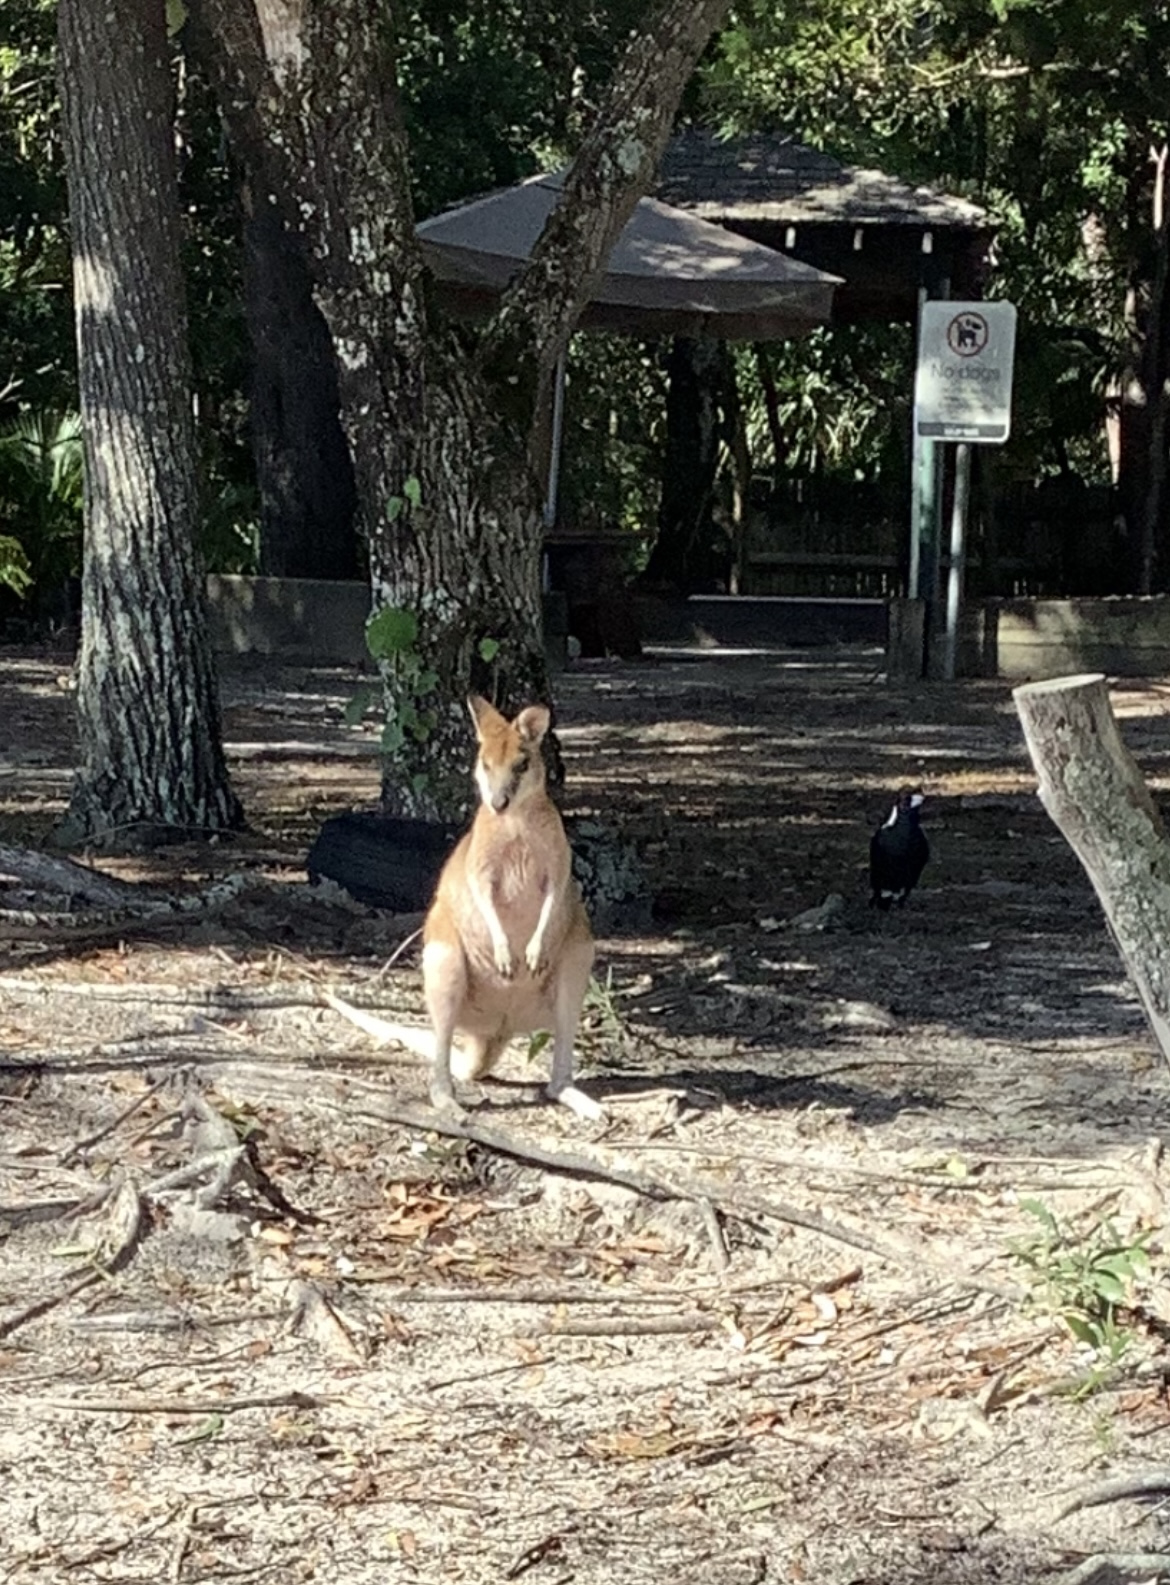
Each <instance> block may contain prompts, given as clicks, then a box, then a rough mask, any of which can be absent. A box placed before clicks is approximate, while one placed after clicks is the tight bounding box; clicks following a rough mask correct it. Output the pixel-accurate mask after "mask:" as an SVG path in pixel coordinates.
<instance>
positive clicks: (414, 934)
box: [374, 926, 422, 985]
mask: <svg viewBox="0 0 1170 1585" xmlns="http://www.w3.org/2000/svg"><path fill="white" fill-rule="evenodd" d="M421 935H422V927H421V926H420V927H419V929H417V930H412V931H411V932H410V934H409V935H408V936H407V937H406V939H405V941H400V942H399V943H398V945H397V946H396V947H395V948H394V951H393V952H392V953H391V954H390V956H389V957H388V958H387V959H386V961H385V963H383V965H382V967H381V968H380V969H379V970H378V972H377V974H375V975H374V984H375V985H377V984H378V982H379V980H384V979H385V978H386V976H387V974H389V972H390V970H391V969H392V968H393V967H394V965H395V964H396V963H397V962H398V960H399V958H400V957H401V956H402V954H403V953H404V952H405V951H406V949H407V947H409V946H410V945H411V943H412V942H415V941H417V940H418V938H419V936H421Z"/></svg>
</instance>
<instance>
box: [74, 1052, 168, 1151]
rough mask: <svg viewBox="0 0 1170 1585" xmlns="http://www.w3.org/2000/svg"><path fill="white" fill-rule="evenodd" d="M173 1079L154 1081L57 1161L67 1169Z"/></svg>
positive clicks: (164, 1077) (139, 1109) (165, 1076)
mask: <svg viewBox="0 0 1170 1585" xmlns="http://www.w3.org/2000/svg"><path fill="white" fill-rule="evenodd" d="M174 1077H175V1073H174V1072H173V1071H171V1072H169V1073H164V1074H163V1076H162V1078H161V1079H156V1080H155V1082H154V1083H153V1084H152V1085H151V1086H150V1088H149V1089H147V1090H144V1091H143V1093H142V1094H141V1095H140V1096H139V1097H138V1099H137V1100H136V1101H132V1102H131V1103H130V1105H129V1106H128V1107H127V1108H126V1109H125V1111H123V1112H119V1113H118V1115H117V1117H115V1118H114V1120H113V1122H111V1123H107V1124H106V1126H105V1127H104V1128H99V1129H98V1130H97V1132H96V1133H93V1134H89V1135H88V1136H87V1137H86V1138H85V1139H79V1140H77V1141H76V1142H75V1143H74V1144H72V1145H70V1146H69V1149H68V1150H65V1151H63V1152H62V1153H61V1155H60V1156H58V1157H57V1160H58V1161H59V1162H60V1164H61V1165H62V1166H63V1167H67V1166H68V1165H69V1164H70V1163H71V1162H73V1161H76V1160H77V1158H78V1156H81V1155H84V1154H85V1152H86V1151H87V1150H89V1149H90V1147H91V1146H93V1145H96V1144H100V1142H101V1141H102V1140H103V1139H107V1138H108V1137H109V1135H110V1134H112V1133H115V1132H116V1131H117V1130H118V1129H119V1128H121V1126H122V1124H123V1123H124V1122H126V1121H127V1120H128V1119H129V1118H131V1117H133V1116H134V1114H135V1112H137V1111H141V1109H142V1108H143V1107H144V1106H145V1105H146V1103H147V1101H149V1100H150V1099H151V1097H152V1096H155V1095H157V1094H158V1092H159V1091H160V1090H161V1089H163V1088H164V1087H165V1086H166V1085H168V1084H169V1083H170V1082H171V1080H172V1079H173V1078H174Z"/></svg>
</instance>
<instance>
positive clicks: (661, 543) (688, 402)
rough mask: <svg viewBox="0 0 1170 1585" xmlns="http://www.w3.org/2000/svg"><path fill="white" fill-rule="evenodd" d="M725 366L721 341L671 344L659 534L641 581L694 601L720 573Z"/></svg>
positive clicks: (680, 339)
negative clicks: (717, 515)
mask: <svg viewBox="0 0 1170 1585" xmlns="http://www.w3.org/2000/svg"><path fill="white" fill-rule="evenodd" d="M721 360H722V348H721V347H720V345H719V343H718V342H716V341H695V340H692V339H690V338H687V337H682V336H680V337H676V339H675V340H674V342H673V343H672V345H671V349H670V362H669V372H670V385H669V387H668V389H667V394H666V447H665V452H664V455H663V459H662V498H661V503H660V505H659V509H658V533H657V536H656V537H655V540H654V548H653V550H652V551H651V552H650V557H649V560H648V561H647V563H646V571H645V573H644V574H643V582H645V583H646V584H647V585H649V586H650V587H651V588H663V587H665V588H669V589H674V590H678V591H679V592H681V593H685V594H691V593H694V592H695V591H696V590H700V589H709V588H710V587H711V586H712V583H713V582H714V580H715V578H716V577H717V575H718V573H719V571H720V570H721V569H720V566H719V562H718V559H717V556H716V546H715V541H716V536H717V533H718V530H717V528H716V526H715V520H714V507H715V482H716V478H717V476H718V473H719V442H720V430H721V424H720V414H719V394H720V393H719V387H720V383H721V376H722V361H721Z"/></svg>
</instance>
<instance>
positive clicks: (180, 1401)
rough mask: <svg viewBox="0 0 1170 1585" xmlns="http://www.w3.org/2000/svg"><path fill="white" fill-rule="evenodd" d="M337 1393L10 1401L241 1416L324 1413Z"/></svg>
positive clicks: (10, 1401)
mask: <svg viewBox="0 0 1170 1585" xmlns="http://www.w3.org/2000/svg"><path fill="white" fill-rule="evenodd" d="M341 1401H342V1399H341V1395H340V1394H338V1393H328V1394H323V1393H315V1392H275V1393H272V1394H271V1395H260V1396H257V1397H254V1398H13V1397H7V1398H4V1399H0V1403H3V1404H4V1405H5V1407H7V1408H9V1409H13V1408H15V1407H16V1406H17V1404H20V1405H21V1406H22V1407H24V1408H32V1409H71V1410H73V1411H74V1412H75V1413H77V1414H204V1415H214V1414H240V1413H242V1412H243V1411H244V1410H245V1409H324V1408H326V1407H327V1406H328V1405H329V1404H334V1403H340V1402H341Z"/></svg>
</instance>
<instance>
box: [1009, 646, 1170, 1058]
mask: <svg viewBox="0 0 1170 1585" xmlns="http://www.w3.org/2000/svg"><path fill="white" fill-rule="evenodd" d="M1013 697H1014V699H1015V701H1016V708H1017V710H1018V711H1019V715H1020V721H1021V723H1022V725H1023V728H1024V737H1025V739H1026V740H1027V744H1028V751H1029V753H1030V754H1031V756H1032V763H1033V765H1034V766H1035V769H1036V774H1037V776H1038V777H1039V781H1040V787H1039V792H1040V800H1041V802H1042V803H1043V805H1044V807H1045V809H1047V811H1048V813H1049V814H1050V815H1051V816H1052V819H1053V820H1054V821H1055V822H1056V824H1057V826H1058V827H1059V828H1060V831H1061V833H1062V835H1063V836H1064V837H1065V839H1066V840H1067V842H1068V844H1069V846H1070V847H1071V848H1072V850H1073V852H1074V853H1075V854H1076V855H1077V857H1078V858H1079V859H1080V861H1081V863H1082V864H1083V865H1084V867H1085V871H1086V873H1087V874H1088V876H1089V879H1090V880H1091V881H1092V883H1093V887H1094V890H1095V891H1096V893H1097V897H1098V899H1099V901H1100V903H1101V907H1102V908H1103V909H1104V911H1105V917H1106V918H1107V919H1108V921H1109V924H1110V927H1111V928H1112V931H1113V935H1114V938H1115V940H1116V942H1117V945H1118V948H1119V950H1120V952H1121V955H1122V958H1123V959H1124V961H1125V964H1126V967H1127V968H1128V970H1129V973H1130V977H1131V978H1132V980H1133V982H1134V984H1135V985H1136V986H1137V990H1138V994H1139V996H1140V997H1141V1001H1142V1006H1143V1007H1144V1008H1145V1012H1146V1017H1147V1018H1148V1020H1149V1023H1150V1027H1151V1029H1152V1030H1153V1032H1154V1038H1155V1039H1156V1040H1157V1042H1158V1045H1159V1047H1160V1048H1161V1051H1162V1055H1163V1056H1164V1057H1165V1058H1166V1060H1167V1062H1170V946H1168V943H1170V839H1168V837H1167V833H1166V828H1165V826H1164V825H1163V824H1162V819H1161V816H1160V815H1159V813H1158V810H1157V807H1156V806H1155V804H1154V801H1153V799H1152V798H1151V797H1150V793H1149V790H1148V788H1147V787H1146V784H1145V782H1144V781H1143V779H1142V774H1141V771H1140V770H1139V769H1138V767H1137V765H1136V763H1135V762H1134V759H1133V756H1132V755H1131V754H1130V752H1129V750H1128V749H1127V748H1126V746H1125V744H1124V743H1123V742H1122V739H1121V734H1120V732H1119V731H1118V728H1117V722H1116V720H1115V719H1114V716H1113V712H1112V710H1111V709H1110V705H1109V693H1108V689H1107V688H1106V686H1105V679H1104V677H1101V676H1096V675H1094V676H1084V677H1060V678H1057V679H1056V680H1055V681H1053V682H1036V683H1028V684H1026V685H1025V686H1024V687H1022V688H1017V689H1015V690H1014V693H1013Z"/></svg>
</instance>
